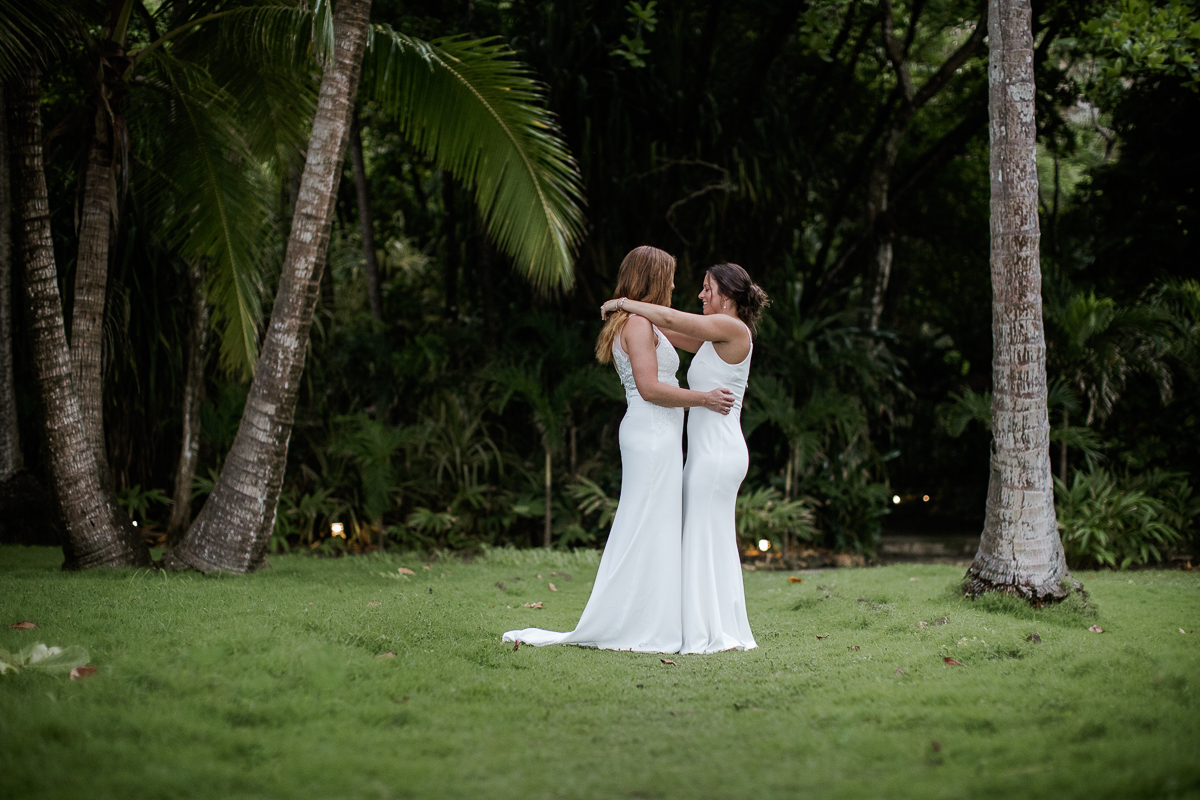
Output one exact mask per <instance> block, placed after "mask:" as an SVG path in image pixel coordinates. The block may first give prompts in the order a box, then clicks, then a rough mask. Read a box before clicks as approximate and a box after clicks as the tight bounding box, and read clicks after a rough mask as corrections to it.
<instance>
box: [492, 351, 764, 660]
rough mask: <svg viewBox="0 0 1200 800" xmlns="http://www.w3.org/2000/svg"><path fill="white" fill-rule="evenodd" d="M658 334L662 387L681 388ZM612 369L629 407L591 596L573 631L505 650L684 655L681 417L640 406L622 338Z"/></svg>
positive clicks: (531, 631)
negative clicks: (616, 494) (566, 648)
mask: <svg viewBox="0 0 1200 800" xmlns="http://www.w3.org/2000/svg"><path fill="white" fill-rule="evenodd" d="M654 333H655V336H657V337H658V344H657V345H656V347H655V355H656V356H657V357H658V379H659V381H661V382H663V383H667V384H670V385H672V386H678V385H679V381H678V379H677V378H676V376H675V373H676V371H677V370H678V369H679V354H678V353H676V352H675V348H674V347H672V346H671V343H670V342H668V341H667V337H666V336H664V335H663V334H662V332H661V331H659V330H658V328H655V329H654ZM613 361H614V363H615V365H616V368H617V374H618V375H620V376H621V383H622V384H623V385H624V386H625V399H626V401H627V402H628V404H629V407H628V409H627V410H626V412H625V417H624V419H622V420H621V431H620V441H621V500H620V504H619V505H618V506H617V514H616V517H615V518H614V519H613V524H612V530H611V531H610V532H609V534H608V544H606V545H605V547H604V556H603V557H602V558H601V559H600V569H599V571H597V573H596V583H595V585H594V586H593V587H592V595H591V597H589V598H588V602H587V606H586V607H585V608H584V609H583V616H581V617H580V618H579V624H578V625H577V626H576V628H575V630H573V631H570V632H567V633H557V632H555V631H547V630H542V629H541V628H525V629H524V630H519V631H508V632H507V633H505V634H504V641H506V642H517V641H519V642H522V643H523V644H530V645H535V646H538V647H540V646H542V645H548V644H577V645H582V646H585V647H598V648H600V649H603V650H633V651H636V652H639V653H677V652H679V647H680V645H681V643H682V631H681V625H682V612H681V609H680V599H681V597H682V588H681V582H680V564H681V553H680V531H681V529H682V522H683V520H682V493H683V448H682V439H683V409H682V408H664V407H663V406H656V405H654V404H653V403H649V402H647V401H646V400H643V399H642V396H641V395H640V394H638V390H637V384H635V383H634V381H633V366H632V365H631V364H630V363H629V356H628V355H627V354H626V353H625V351H624V349H623V348H622V347H621V337H620V336H618V337H617V338H616V339H614V340H613ZM744 448H745V445H744V444H743V449H744ZM735 491H736V487H735ZM738 578H739V582H738V590H739V591H740V590H741V582H740V580H741V579H740V576H738ZM743 616H744V614H743Z"/></svg>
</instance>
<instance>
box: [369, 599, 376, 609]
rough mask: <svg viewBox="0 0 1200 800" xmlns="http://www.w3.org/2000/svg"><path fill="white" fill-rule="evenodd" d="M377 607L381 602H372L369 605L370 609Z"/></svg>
mask: <svg viewBox="0 0 1200 800" xmlns="http://www.w3.org/2000/svg"><path fill="white" fill-rule="evenodd" d="M377 605H379V601H378V600H372V601H371V602H369V603H367V606H369V607H371V608H374V607H375V606H377Z"/></svg>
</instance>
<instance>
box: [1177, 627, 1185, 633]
mask: <svg viewBox="0 0 1200 800" xmlns="http://www.w3.org/2000/svg"><path fill="white" fill-rule="evenodd" d="M1179 632H1180V633H1187V631H1185V630H1184V629H1183V628H1180V629H1179Z"/></svg>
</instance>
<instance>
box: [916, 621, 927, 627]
mask: <svg viewBox="0 0 1200 800" xmlns="http://www.w3.org/2000/svg"><path fill="white" fill-rule="evenodd" d="M917 627H918V628H928V627H929V623H928V622H918V623H917Z"/></svg>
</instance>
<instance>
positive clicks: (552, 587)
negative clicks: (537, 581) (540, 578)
mask: <svg viewBox="0 0 1200 800" xmlns="http://www.w3.org/2000/svg"><path fill="white" fill-rule="evenodd" d="M550 591H552V592H557V591H558V587H557V586H555V585H554V584H553V583H552V584H550Z"/></svg>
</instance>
